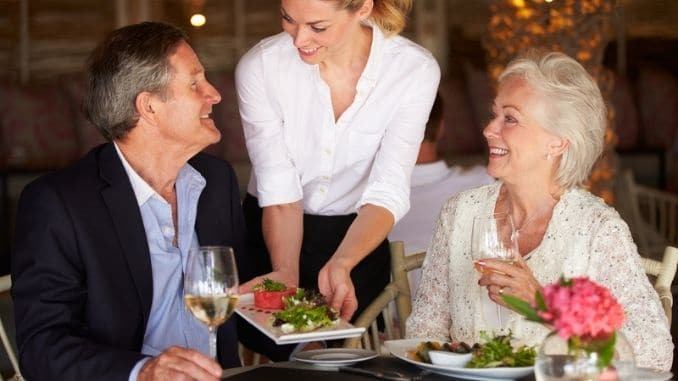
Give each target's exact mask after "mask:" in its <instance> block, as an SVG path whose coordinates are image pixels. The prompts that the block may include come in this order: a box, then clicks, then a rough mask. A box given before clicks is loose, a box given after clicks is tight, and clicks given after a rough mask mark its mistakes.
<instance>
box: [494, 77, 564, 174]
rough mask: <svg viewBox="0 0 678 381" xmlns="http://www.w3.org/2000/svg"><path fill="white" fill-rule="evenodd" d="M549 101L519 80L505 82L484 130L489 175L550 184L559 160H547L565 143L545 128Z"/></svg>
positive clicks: (514, 78) (513, 78) (512, 78)
mask: <svg viewBox="0 0 678 381" xmlns="http://www.w3.org/2000/svg"><path fill="white" fill-rule="evenodd" d="M546 120H547V119H546V100H545V99H543V96H541V95H540V94H539V93H538V92H537V91H536V90H534V89H533V88H531V87H530V86H529V85H528V84H527V82H526V81H525V80H524V79H523V78H521V77H518V76H512V77H509V78H507V79H505V80H504V81H503V82H502V83H501V84H500V85H499V90H498V92H497V97H496V98H495V100H494V104H493V105H492V119H491V120H490V122H489V123H488V124H487V126H486V127H485V129H484V130H483V135H484V136H485V138H486V139H487V144H488V147H489V160H488V164H487V172H488V173H489V174H490V175H491V176H493V177H496V178H499V179H502V180H503V181H505V182H507V183H517V182H525V180H528V181H530V182H533V183H534V182H535V181H537V180H539V179H547V180H550V179H551V177H552V176H553V173H552V172H553V168H554V164H553V162H554V160H555V158H550V159H548V158H547V155H548V154H550V153H551V151H550V149H551V147H553V145H555V144H558V143H559V142H561V140H560V139H559V138H558V137H557V136H556V135H554V134H553V133H551V132H549V131H547V130H546V129H544V128H543V127H542V125H543V121H546Z"/></svg>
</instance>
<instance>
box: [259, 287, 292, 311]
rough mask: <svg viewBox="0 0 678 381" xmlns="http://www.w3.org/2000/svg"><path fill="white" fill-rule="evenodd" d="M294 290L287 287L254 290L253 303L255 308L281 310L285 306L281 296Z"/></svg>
mask: <svg viewBox="0 0 678 381" xmlns="http://www.w3.org/2000/svg"><path fill="white" fill-rule="evenodd" d="M296 292H297V289H296V288H288V289H287V290H285V291H254V305H255V306H256V307H257V308H265V309H269V310H281V309H283V308H284V307H285V306H284V304H283V298H284V297H286V296H289V295H294V294H295V293H296Z"/></svg>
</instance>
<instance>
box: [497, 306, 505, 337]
mask: <svg viewBox="0 0 678 381" xmlns="http://www.w3.org/2000/svg"><path fill="white" fill-rule="evenodd" d="M497 325H498V326H499V330H500V331H501V330H503V329H504V324H503V323H502V321H501V306H500V305H499V304H497Z"/></svg>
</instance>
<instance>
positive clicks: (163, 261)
mask: <svg viewBox="0 0 678 381" xmlns="http://www.w3.org/2000/svg"><path fill="white" fill-rule="evenodd" d="M116 150H117V151H118V155H119V156H120V160H121V161H122V164H123V166H124V167H125V171H126V172H127V176H128V177H129V179H130V182H131V184H132V189H133V190H134V194H135V196H136V198H137V203H138V205H139V210H140V211H141V218H142V220H143V223H144V229H145V230H146V239H147V240H148V249H149V252H150V255H151V268H152V272H153V302H152V305H151V313H150V315H149V318H148V324H147V325H146V332H145V334H144V342H143V345H142V348H141V353H143V354H145V355H148V356H157V355H159V354H160V353H162V352H163V351H165V350H166V349H167V348H169V347H171V346H173V345H175V346H180V347H185V348H191V349H194V350H197V351H200V352H202V353H204V354H206V355H208V356H209V336H208V331H207V326H205V325H204V324H202V323H200V322H199V321H198V320H196V319H195V318H194V317H193V315H191V313H190V311H188V309H187V308H186V307H185V306H184V270H185V269H186V262H187V260H188V251H189V249H191V248H195V247H198V245H199V244H198V237H197V235H196V233H195V219H196V215H197V211H198V199H199V198H200V194H201V193H202V190H203V189H204V188H205V184H206V181H205V178H204V177H202V175H200V173H199V172H198V171H196V170H195V169H194V168H193V167H191V166H190V165H189V164H186V165H184V166H183V167H182V168H181V170H180V171H179V174H178V176H177V180H176V183H175V189H176V192H177V225H178V229H179V232H178V233H177V232H175V230H174V223H173V221H172V207H171V205H170V204H169V203H168V202H167V201H165V199H163V198H162V197H161V196H160V195H159V194H158V193H157V192H156V191H155V190H153V188H151V186H150V185H148V183H147V182H146V181H144V179H142V178H141V176H139V174H137V173H136V171H134V169H133V168H132V167H131V166H130V165H129V163H128V162H127V160H126V159H125V157H124V156H123V155H122V153H121V152H120V149H119V148H118V146H117V145H116ZM175 235H177V246H178V247H175V246H174V245H173V240H174V236H175ZM146 361H148V359H145V360H142V361H140V362H139V363H137V364H136V365H135V367H134V368H133V369H132V372H131V373H130V377H129V379H130V381H133V380H136V379H137V376H138V373H139V370H140V369H141V367H142V366H143V364H144V363H145V362H146Z"/></svg>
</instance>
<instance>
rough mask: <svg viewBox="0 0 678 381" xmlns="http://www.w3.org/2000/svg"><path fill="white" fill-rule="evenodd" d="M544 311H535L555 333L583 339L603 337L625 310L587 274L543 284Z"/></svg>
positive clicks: (620, 319)
mask: <svg viewBox="0 0 678 381" xmlns="http://www.w3.org/2000/svg"><path fill="white" fill-rule="evenodd" d="M541 292H542V295H543V298H544V302H545V304H546V307H547V310H546V311H538V312H537V314H538V315H539V317H540V318H541V319H543V320H544V322H545V323H547V324H550V325H552V326H553V327H554V328H555V329H556V331H557V332H558V335H560V337H562V338H563V339H565V340H567V339H569V338H570V337H571V336H575V337H578V338H580V339H581V340H583V341H590V340H596V339H604V338H607V337H609V336H610V335H611V334H612V333H613V332H614V331H616V330H617V329H619V328H620V327H621V325H622V323H623V322H624V311H623V309H622V307H621V305H620V304H619V302H617V299H615V297H614V296H613V295H612V294H611V293H610V291H609V290H608V289H607V288H605V287H602V286H600V285H599V284H597V283H595V282H593V281H591V280H589V279H588V278H584V277H581V278H573V279H571V280H570V281H563V282H560V283H557V284H552V285H548V286H546V287H544V288H543V289H542V290H541Z"/></svg>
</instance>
